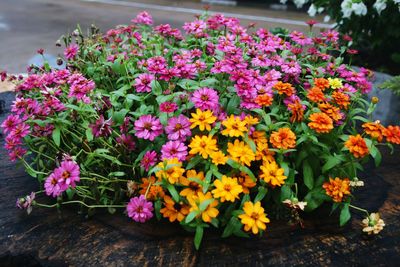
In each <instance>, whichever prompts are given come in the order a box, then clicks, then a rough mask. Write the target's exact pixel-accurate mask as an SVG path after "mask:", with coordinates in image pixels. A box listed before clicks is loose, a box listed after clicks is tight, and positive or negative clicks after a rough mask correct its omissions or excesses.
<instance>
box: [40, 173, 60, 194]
mask: <svg viewBox="0 0 400 267" xmlns="http://www.w3.org/2000/svg"><path fill="white" fill-rule="evenodd" d="M44 189H45V191H46V195H48V196H53V197H58V196H59V195H61V193H62V192H63V190H61V187H60V184H59V183H58V180H57V177H56V176H55V174H54V172H53V173H52V174H50V175H49V177H47V178H46V181H45V182H44Z"/></svg>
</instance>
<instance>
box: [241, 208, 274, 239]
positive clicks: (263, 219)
mask: <svg viewBox="0 0 400 267" xmlns="http://www.w3.org/2000/svg"><path fill="white" fill-rule="evenodd" d="M243 210H244V214H241V215H239V219H241V223H242V224H243V225H244V230H245V231H250V230H251V231H252V232H253V234H258V231H259V229H261V230H265V229H266V228H267V226H266V225H265V224H266V223H269V222H270V220H269V219H268V218H267V216H266V215H265V213H264V208H263V207H261V202H260V201H257V202H256V203H255V204H253V203H252V202H251V201H247V202H245V203H244V205H243Z"/></svg>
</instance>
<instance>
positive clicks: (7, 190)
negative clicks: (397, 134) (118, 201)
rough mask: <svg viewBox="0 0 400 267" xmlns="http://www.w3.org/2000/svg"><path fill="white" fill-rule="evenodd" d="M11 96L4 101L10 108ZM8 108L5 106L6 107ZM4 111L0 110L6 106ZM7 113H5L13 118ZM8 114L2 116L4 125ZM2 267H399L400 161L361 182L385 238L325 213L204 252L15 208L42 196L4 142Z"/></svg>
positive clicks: (183, 237) (216, 243) (150, 228)
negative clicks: (298, 225) (380, 219)
mask: <svg viewBox="0 0 400 267" xmlns="http://www.w3.org/2000/svg"><path fill="white" fill-rule="evenodd" d="M12 97H13V96H12V93H4V92H3V93H0V99H1V100H3V103H2V104H3V106H5V107H7V108H8V106H9V104H10V101H11V100H12ZM4 100H6V101H4ZM0 104H1V103H0ZM7 108H6V110H5V112H7ZM4 116H5V113H4V110H3V114H0V122H1V121H2V120H3V119H4ZM0 143H2V144H1V149H0V210H1V213H0V266H142V265H147V266H169V265H172V266H229V265H233V266H237V265H244V266H247V265H250V266H264V265H279V266H293V265H313V266H315V265H323V266H371V265H375V266H396V265H397V266H398V265H399V263H398V262H399V261H400V159H399V156H398V155H399V154H397V156H396V155H393V156H388V155H384V160H383V165H382V166H381V167H380V168H378V169H373V167H372V166H370V167H369V168H368V170H367V171H366V172H365V173H363V174H360V175H359V176H360V178H361V179H362V180H364V181H365V184H366V186H365V187H364V188H362V189H360V190H358V191H357V193H356V194H355V196H356V198H357V200H356V203H360V205H362V206H364V207H365V208H367V209H368V210H370V211H379V212H380V213H381V215H382V217H383V219H384V220H385V223H386V224H387V226H386V227H385V229H384V230H383V231H382V232H381V234H380V235H378V236H367V235H365V234H363V233H362V232H361V219H362V216H363V215H362V216H361V215H358V214H357V213H353V218H352V220H351V223H349V224H348V225H347V226H346V227H344V228H339V226H338V222H337V218H335V217H329V218H327V217H326V216H327V215H326V212H325V211H320V212H317V213H314V214H313V215H311V216H307V217H306V228H305V229H299V228H291V227H289V226H288V225H286V224H285V223H284V222H274V223H271V224H270V225H269V228H268V230H267V232H266V234H265V236H263V237H262V238H258V237H255V238H250V239H239V238H228V239H221V238H220V237H219V235H218V233H217V232H210V231H206V232H205V238H204V240H203V243H202V247H201V249H200V251H196V250H195V249H194V246H193V242H192V241H193V239H192V238H193V237H192V235H190V234H188V233H185V232H184V231H183V230H181V229H180V227H179V225H171V224H167V223H158V222H154V223H150V224H144V225H140V224H135V223H134V222H132V221H131V220H129V219H128V218H127V217H126V216H125V215H123V214H121V212H120V215H117V216H115V215H114V216H110V215H107V214H103V215H96V216H95V217H93V218H90V219H87V218H85V217H84V216H83V215H79V214H77V213H76V212H75V211H74V210H73V209H64V210H63V211H62V213H60V214H59V213H57V211H56V210H47V209H39V208H34V210H33V212H32V214H31V215H29V216H28V215H26V213H25V212H24V211H20V210H18V209H16V208H15V200H16V198H17V197H19V196H23V195H26V194H27V193H29V192H31V191H34V190H36V189H37V183H36V182H35V181H34V179H33V178H31V177H29V176H28V175H27V174H25V172H24V170H23V169H22V168H20V167H16V165H15V164H13V163H11V162H9V161H8V159H7V155H6V152H5V151H4V149H3V143H4V136H0Z"/></svg>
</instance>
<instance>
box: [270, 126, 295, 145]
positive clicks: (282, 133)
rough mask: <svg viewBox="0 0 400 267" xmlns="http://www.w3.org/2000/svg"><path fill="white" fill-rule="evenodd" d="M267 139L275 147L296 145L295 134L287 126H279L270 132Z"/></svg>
mask: <svg viewBox="0 0 400 267" xmlns="http://www.w3.org/2000/svg"><path fill="white" fill-rule="evenodd" d="M269 141H270V142H271V144H272V146H273V147H275V148H282V149H289V148H294V147H295V146H296V135H295V134H294V132H292V130H290V129H289V128H280V129H279V130H278V131H273V132H272V134H271V137H270V138H269Z"/></svg>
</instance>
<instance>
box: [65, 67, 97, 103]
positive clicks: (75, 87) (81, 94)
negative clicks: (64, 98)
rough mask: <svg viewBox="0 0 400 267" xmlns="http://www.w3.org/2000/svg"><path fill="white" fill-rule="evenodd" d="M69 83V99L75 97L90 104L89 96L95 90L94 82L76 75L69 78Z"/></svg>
mask: <svg viewBox="0 0 400 267" xmlns="http://www.w3.org/2000/svg"><path fill="white" fill-rule="evenodd" d="M68 83H69V84H70V86H71V87H70V91H69V94H68V97H75V98H76V99H77V100H80V101H83V102H84V103H86V104H89V103H90V98H89V97H88V94H89V93H90V92H91V91H93V89H94V88H95V83H94V82H93V81H91V80H88V79H86V78H85V77H83V75H82V74H78V73H76V74H72V75H71V76H70V77H69V79H68Z"/></svg>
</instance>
